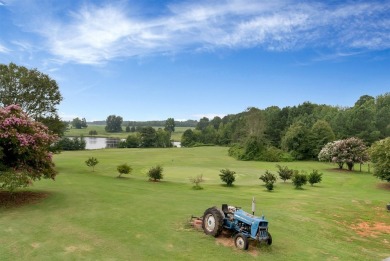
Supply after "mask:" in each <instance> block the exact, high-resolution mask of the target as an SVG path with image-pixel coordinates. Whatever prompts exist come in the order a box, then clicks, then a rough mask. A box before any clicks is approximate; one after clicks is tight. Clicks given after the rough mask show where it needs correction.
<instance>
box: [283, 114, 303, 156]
mask: <svg viewBox="0 0 390 261" xmlns="http://www.w3.org/2000/svg"><path fill="white" fill-rule="evenodd" d="M308 141H309V130H308V128H307V127H306V126H305V125H304V124H303V123H302V122H300V121H299V122H296V123H293V124H292V125H291V126H290V127H289V128H288V129H287V131H286V134H285V135H284V136H283V138H282V148H283V149H284V150H286V151H288V152H289V153H291V155H292V156H293V157H294V158H295V159H297V160H302V159H307V158H310V148H309V144H308Z"/></svg>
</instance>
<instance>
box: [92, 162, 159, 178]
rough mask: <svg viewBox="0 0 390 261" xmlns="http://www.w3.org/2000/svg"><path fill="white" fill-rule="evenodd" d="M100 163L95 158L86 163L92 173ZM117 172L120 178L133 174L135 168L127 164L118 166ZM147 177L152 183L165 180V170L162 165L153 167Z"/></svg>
mask: <svg viewBox="0 0 390 261" xmlns="http://www.w3.org/2000/svg"><path fill="white" fill-rule="evenodd" d="M98 163H99V160H98V159H97V158H95V157H90V158H89V159H87V160H86V161H85V164H86V165H87V166H88V167H91V168H92V171H95V166H96V165H97V164H98ZM116 170H117V171H118V173H119V175H118V178H120V177H122V175H124V174H131V172H132V171H133V168H132V167H131V166H130V165H128V164H127V163H124V164H121V165H118V166H117V167H116ZM147 176H148V177H149V180H151V181H159V180H161V179H163V168H162V167H161V166H160V165H157V166H154V167H151V168H150V169H149V171H148V173H147Z"/></svg>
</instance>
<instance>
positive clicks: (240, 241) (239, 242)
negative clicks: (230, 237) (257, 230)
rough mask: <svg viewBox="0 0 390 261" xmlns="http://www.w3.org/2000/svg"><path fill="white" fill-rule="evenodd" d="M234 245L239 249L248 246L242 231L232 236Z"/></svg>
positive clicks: (244, 248) (245, 248)
mask: <svg viewBox="0 0 390 261" xmlns="http://www.w3.org/2000/svg"><path fill="white" fill-rule="evenodd" d="M234 245H236V247H237V248H238V249H240V250H247V249H248V246H249V244H248V238H247V237H246V236H244V235H243V234H242V233H238V234H237V235H235V236H234Z"/></svg>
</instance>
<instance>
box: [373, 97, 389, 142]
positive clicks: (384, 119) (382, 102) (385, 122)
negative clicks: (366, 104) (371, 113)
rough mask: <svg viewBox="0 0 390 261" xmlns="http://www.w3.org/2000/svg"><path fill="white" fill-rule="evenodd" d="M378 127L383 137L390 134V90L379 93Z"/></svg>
mask: <svg viewBox="0 0 390 261" xmlns="http://www.w3.org/2000/svg"><path fill="white" fill-rule="evenodd" d="M375 110H376V128H377V130H378V131H379V132H380V136H381V138H385V137H389V136H390V92H388V93H385V94H383V95H379V96H378V97H377V98H376V103H375Z"/></svg>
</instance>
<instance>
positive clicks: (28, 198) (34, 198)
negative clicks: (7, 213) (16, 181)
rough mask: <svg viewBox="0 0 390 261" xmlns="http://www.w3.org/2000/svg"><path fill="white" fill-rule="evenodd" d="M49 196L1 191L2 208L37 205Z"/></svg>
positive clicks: (37, 193)
mask: <svg viewBox="0 0 390 261" xmlns="http://www.w3.org/2000/svg"><path fill="white" fill-rule="evenodd" d="M48 196H49V193H47V192H32V191H16V192H13V193H10V192H8V191H0V208H13V207H20V206H24V205H28V204H34V203H37V202H39V201H41V200H43V199H45V198H47V197H48Z"/></svg>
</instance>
